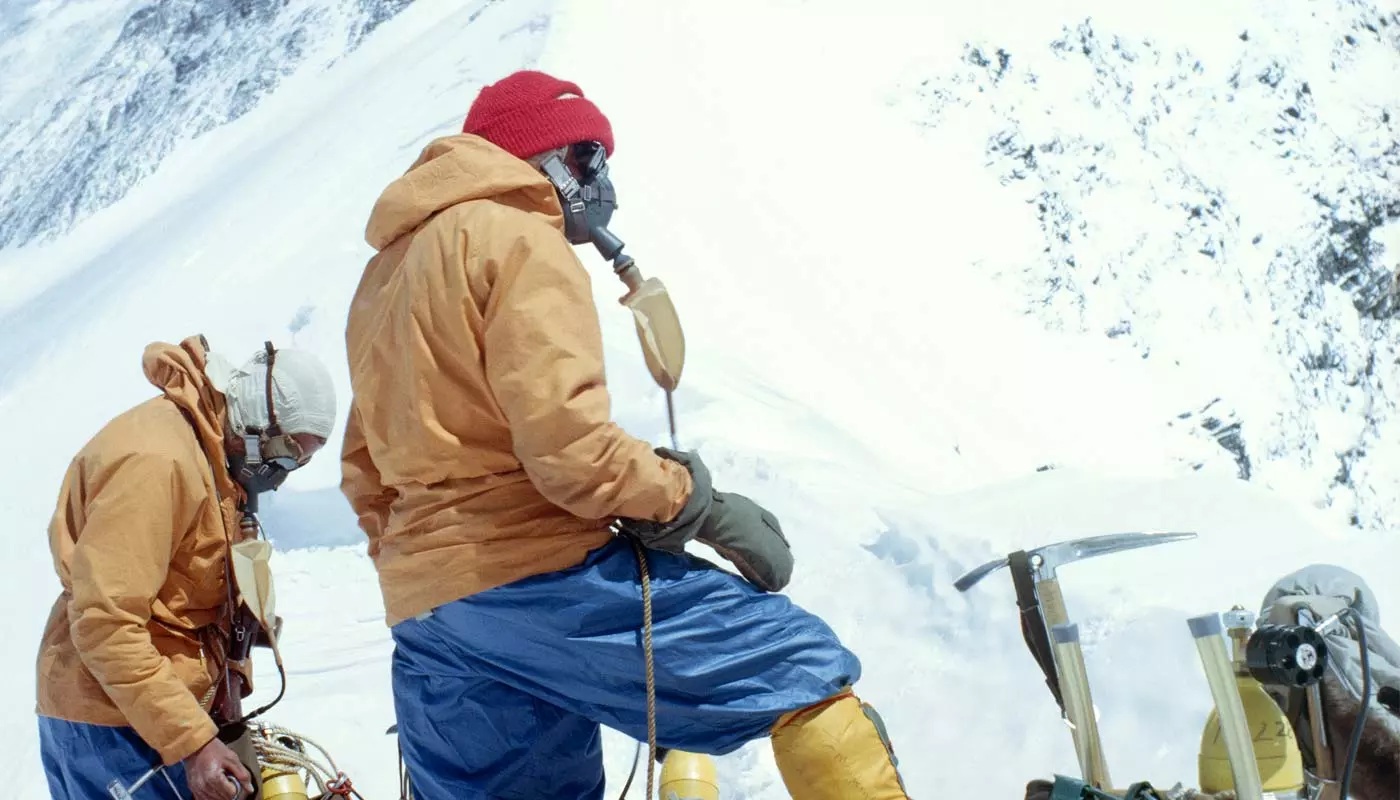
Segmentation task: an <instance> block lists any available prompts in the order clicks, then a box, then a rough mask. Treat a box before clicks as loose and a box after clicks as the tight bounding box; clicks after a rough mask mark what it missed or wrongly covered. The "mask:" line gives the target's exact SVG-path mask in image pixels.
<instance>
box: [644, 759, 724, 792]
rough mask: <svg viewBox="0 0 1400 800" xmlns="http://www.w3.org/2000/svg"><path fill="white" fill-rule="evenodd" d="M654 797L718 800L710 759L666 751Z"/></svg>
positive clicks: (713, 768)
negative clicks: (659, 781)
mask: <svg viewBox="0 0 1400 800" xmlns="http://www.w3.org/2000/svg"><path fill="white" fill-rule="evenodd" d="M656 796H657V800H719V779H718V778H717V777H716V775H715V761H714V759H712V758H710V757H709V756H707V755H704V754H702V753H687V752H685V751H684V750H671V751H669V752H667V753H666V760H665V761H663V762H662V763H661V784H660V786H659V787H658V788H657V795H656Z"/></svg>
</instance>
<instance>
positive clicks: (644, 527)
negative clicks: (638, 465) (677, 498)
mask: <svg viewBox="0 0 1400 800" xmlns="http://www.w3.org/2000/svg"><path fill="white" fill-rule="evenodd" d="M655 452H656V454H657V455H659V456H661V457H662V458H666V459H670V460H671V461H677V462H679V463H681V464H683V465H685V468H686V469H687V470H689V471H690V480H691V484H692V485H693V488H692V489H691V492H690V499H689V500H687V501H686V503H685V507H684V508H682V509H681V512H680V513H679V514H677V515H676V518H675V519H673V520H671V521H670V522H655V521H653V520H649V519H633V518H631V517H622V518H620V519H619V520H618V525H619V526H620V527H621V528H622V530H623V531H624V532H626V533H629V534H631V535H633V536H635V537H637V539H638V540H639V541H640V542H641V543H642V544H643V545H645V546H647V547H650V548H652V549H653V550H665V551H666V552H668V553H684V552H685V543H686V542H688V541H690V540H691V539H694V538H695V537H696V536H698V535H699V533H700V530H701V528H702V526H703V525H704V524H705V520H706V518H708V517H709V515H710V507H711V504H712V502H713V499H714V489H713V488H712V487H711V485H710V470H709V469H708V468H706V466H705V464H704V462H702V461H701V460H700V456H698V455H696V454H694V453H679V452H676V451H675V450H668V449H666V448H664V447H658V448H656V450H655Z"/></svg>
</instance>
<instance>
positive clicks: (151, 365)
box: [141, 334, 243, 500]
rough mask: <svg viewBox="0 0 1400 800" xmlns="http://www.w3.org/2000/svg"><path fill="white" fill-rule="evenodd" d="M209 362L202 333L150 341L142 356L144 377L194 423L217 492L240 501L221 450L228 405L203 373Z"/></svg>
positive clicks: (239, 492)
mask: <svg viewBox="0 0 1400 800" xmlns="http://www.w3.org/2000/svg"><path fill="white" fill-rule="evenodd" d="M208 365H209V344H208V342H207V341H206V340H205V338H204V336H203V335H202V334H199V335H195V336H189V337H187V338H185V339H184V340H183V341H181V342H180V344H178V345H173V344H169V343H166V342H152V343H151V344H148V345H146V350H145V352H144V353H143V354H142V356H141V367H142V369H143V370H144V371H145V373H146V380H148V381H150V382H151V385H153V386H155V387H156V388H157V389H160V390H161V392H162V393H163V394H164V395H165V396H166V397H167V398H169V399H170V401H171V402H173V403H175V405H177V406H179V407H180V409H181V410H182V411H184V412H185V415H186V416H187V417H188V418H189V420H190V422H191V424H192V425H193V426H194V429H195V434H196V435H197V436H198V437H199V443H200V445H201V446H202V447H203V449H204V452H205V454H206V455H208V456H209V460H210V462H211V465H210V466H211V467H212V468H213V471H214V480H215V485H216V486H217V487H218V489H219V492H220V493H222V494H223V496H224V497H238V498H239V499H240V500H241V499H242V497H243V491H242V489H241V488H240V487H239V486H238V484H237V483H235V482H234V480H233V478H232V476H230V475H229V472H228V456H227V454H226V453H225V451H224V420H225V419H226V414H227V404H226V401H225V399H224V395H223V393H222V392H220V391H219V390H218V389H217V388H215V385H214V383H213V381H212V380H211V379H210V377H209V376H208V375H207V374H206V372H205V368H206V367H207V366H208Z"/></svg>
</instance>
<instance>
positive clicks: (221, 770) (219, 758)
mask: <svg viewBox="0 0 1400 800" xmlns="http://www.w3.org/2000/svg"><path fill="white" fill-rule="evenodd" d="M184 763H185V781H186V782H187V783H189V785H190V792H191V793H192V794H193V795H194V800H237V798H239V797H242V795H243V790H242V788H241V787H243V786H251V785H252V784H253V776H251V775H249V774H248V769H247V768H246V767H244V766H243V762H242V761H239V760H238V754H237V753H235V752H233V751H232V750H231V749H229V746H228V745H226V744H224V743H223V742H221V741H219V740H218V739H212V740H210V742H209V744H206V745H204V746H203V747H201V748H199V750H198V751H196V752H195V754H194V755H192V756H190V757H189V758H187V759H185V762H184ZM229 775H232V776H233V777H234V778H237V779H238V783H239V786H238V787H235V786H234V785H233V781H232V780H230V779H229Z"/></svg>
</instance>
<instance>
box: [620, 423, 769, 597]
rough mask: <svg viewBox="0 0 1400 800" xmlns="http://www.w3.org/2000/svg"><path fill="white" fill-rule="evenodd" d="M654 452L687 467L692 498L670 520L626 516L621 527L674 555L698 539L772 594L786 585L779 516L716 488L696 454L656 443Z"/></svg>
mask: <svg viewBox="0 0 1400 800" xmlns="http://www.w3.org/2000/svg"><path fill="white" fill-rule="evenodd" d="M656 454H657V455H659V456H661V457H662V458H667V459H670V460H672V461H676V462H678V463H680V464H682V465H684V466H685V468H686V469H688V470H689V471H690V474H691V478H692V481H693V483H694V485H695V488H694V490H693V491H692V492H691V495H690V500H689V501H687V502H686V504H685V507H684V508H682V509H681V512H680V513H679V514H677V515H676V518H675V519H674V520H672V521H671V522H668V523H657V522H650V521H644V520H624V521H622V526H623V529H624V530H626V531H628V532H629V533H632V534H633V535H635V536H636V537H637V538H638V539H640V540H641V542H642V544H644V545H646V546H647V547H652V548H655V549H658V550H667V551H670V552H673V553H680V552H684V551H685V543H686V542H688V541H690V540H691V539H698V540H700V541H702V542H704V543H705V544H707V545H709V546H710V547H713V548H714V549H715V552H717V553H719V554H720V555H721V556H723V557H724V558H725V559H726V560H728V561H729V563H731V564H733V565H734V566H735V567H736V568H737V569H738V570H739V573H740V574H741V575H743V576H744V577H745V578H746V579H748V581H749V582H750V583H752V584H753V585H755V586H757V587H758V588H760V589H763V590H764V591H769V592H776V591H779V590H780V589H782V588H783V587H785V586H787V584H788V581H789V580H791V579H792V549H791V548H790V547H789V546H788V541H787V539H786V538H785V537H784V536H783V529H782V526H781V525H779V524H778V519H777V517H774V516H773V515H772V513H770V512H769V511H768V510H767V509H765V508H763V507H762V506H760V505H759V504H757V503H755V502H754V501H752V500H750V499H749V498H747V497H745V496H743V495H741V494H735V493H733V492H717V491H715V490H714V488H713V487H712V483H711V479H710V471H709V469H708V468H707V467H706V466H705V464H704V462H702V461H701V460H700V456H698V455H697V454H695V453H682V452H678V451H675V450H671V449H668V448H665V447H658V448H657V449H656Z"/></svg>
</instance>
